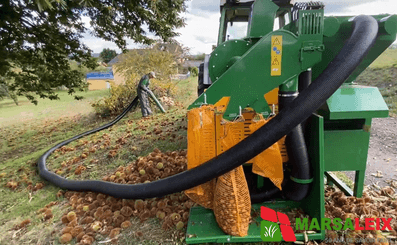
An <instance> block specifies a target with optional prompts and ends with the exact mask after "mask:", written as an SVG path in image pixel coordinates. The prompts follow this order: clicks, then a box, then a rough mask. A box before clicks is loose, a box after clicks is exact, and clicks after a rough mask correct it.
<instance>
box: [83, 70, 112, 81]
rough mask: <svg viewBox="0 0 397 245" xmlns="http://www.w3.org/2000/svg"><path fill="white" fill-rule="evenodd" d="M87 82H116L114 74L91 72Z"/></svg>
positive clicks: (88, 74)
mask: <svg viewBox="0 0 397 245" xmlns="http://www.w3.org/2000/svg"><path fill="white" fill-rule="evenodd" d="M86 78H87V80H114V76H113V72H91V73H87V76H86Z"/></svg>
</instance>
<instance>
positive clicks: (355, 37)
mask: <svg viewBox="0 0 397 245" xmlns="http://www.w3.org/2000/svg"><path fill="white" fill-rule="evenodd" d="M352 21H353V23H354V25H353V32H352V34H351V37H350V38H349V39H348V40H347V42H346V43H345V45H344V47H343V48H342V50H341V51H340V53H339V54H338V55H337V56H336V57H335V59H334V60H333V61H332V62H331V63H330V64H329V66H328V67H327V68H326V69H325V70H324V72H323V73H322V74H321V75H320V76H319V77H318V78H317V79H316V80H315V81H314V82H313V83H312V84H311V85H310V86H309V87H308V88H306V89H305V90H304V91H302V93H301V94H300V95H299V96H298V97H297V98H296V99H295V100H294V103H292V104H290V105H289V106H287V107H286V108H284V110H283V111H281V112H280V113H279V114H278V115H277V116H276V117H275V118H273V119H272V120H271V121H270V122H268V123H267V124H265V125H264V126H262V127H261V128H260V129H258V130H257V131H255V132H254V133H253V134H251V135H250V136H249V137H247V138H245V139H244V140H243V141H241V142H240V143H238V144H237V145H235V146H234V147H232V148H230V149H229V150H228V151H226V152H224V153H223V154H221V155H219V156H217V157H216V158H214V159H212V160H210V161H208V162H207V163H205V164H203V165H201V166H199V167H197V168H194V169H191V170H189V171H186V172H183V173H180V174H177V175H174V176H171V177H168V178H166V179H162V180H158V181H155V182H151V183H146V184H137V185H123V184H116V183H111V182H104V181H97V180H89V181H77V180H67V179H65V178H63V177H61V176H58V175H56V174H55V173H52V172H49V171H48V170H47V168H46V165H45V160H46V158H47V157H48V156H49V155H50V154H51V153H52V152H53V151H54V150H55V149H57V148H59V147H61V146H63V145H66V144H68V143H70V142H71V141H73V140H76V139H78V138H81V137H83V136H85V135H88V134H90V133H89V132H91V133H94V132H97V131H99V130H97V129H95V130H91V131H89V132H87V133H84V134H82V135H79V136H76V137H73V138H72V139H69V140H67V141H65V142H66V143H65V142H62V143H60V144H58V145H56V146H54V147H53V148H51V149H50V150H48V151H47V152H46V153H44V155H42V156H41V157H40V159H39V162H38V168H39V173H40V176H41V177H42V178H44V179H46V180H48V181H49V182H51V183H53V184H54V185H56V186H59V187H60V188H63V189H69V190H73V191H94V192H101V193H104V194H107V195H111V196H114V197H118V198H126V199H138V198H152V197H159V196H164V195H167V194H171V193H175V192H179V191H183V190H186V189H189V188H192V187H194V186H197V185H200V184H203V183H205V182H207V181H209V180H211V179H213V178H216V177H218V176H220V175H222V174H225V173H227V172H229V171H230V170H232V169H234V168H236V167H238V166H240V165H242V164H244V163H245V162H247V161H249V160H250V159H252V158H253V157H255V156H256V155H258V154H259V153H261V152H262V151H264V150H265V149H267V148H268V147H270V146H271V145H273V144H274V143H276V142H277V141H278V140H279V139H280V138H281V137H283V136H284V135H286V134H288V133H289V132H290V131H291V130H292V129H293V128H295V127H296V126H297V125H298V124H300V123H301V122H303V121H304V120H305V119H307V118H308V117H310V116H311V114H312V113H313V112H315V111H316V110H317V109H318V108H319V107H320V106H321V105H322V104H324V103H325V102H326V100H327V99H328V98H329V97H330V96H331V95H332V94H333V93H334V92H335V91H336V90H337V89H338V88H339V87H340V86H341V85H342V84H343V82H344V81H345V80H346V79H347V78H348V77H349V76H350V74H351V73H352V72H353V71H354V70H355V69H356V67H357V66H358V65H359V64H360V63H361V61H362V60H363V59H364V57H365V56H366V54H367V53H368V51H369V50H370V49H371V47H372V46H373V44H374V43H375V40H376V36H377V33H378V23H377V21H376V20H375V19H374V18H373V17H371V16H363V15H361V16H357V17H355V18H354V19H353V20H352ZM134 101H135V100H134ZM131 104H132V103H131ZM131 107H132V106H131ZM127 109H128V108H127ZM125 114H126V113H124V115H125ZM124 115H123V116H124ZM120 116H121V115H120ZM101 128H102V127H101ZM105 128H106V127H105ZM102 129H103V128H102Z"/></svg>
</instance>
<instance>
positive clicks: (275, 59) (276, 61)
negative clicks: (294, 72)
mask: <svg viewBox="0 0 397 245" xmlns="http://www.w3.org/2000/svg"><path fill="white" fill-rule="evenodd" d="M271 47H272V51H271V57H272V60H271V66H270V67H271V76H281V58H282V55H283V36H272V46H271Z"/></svg>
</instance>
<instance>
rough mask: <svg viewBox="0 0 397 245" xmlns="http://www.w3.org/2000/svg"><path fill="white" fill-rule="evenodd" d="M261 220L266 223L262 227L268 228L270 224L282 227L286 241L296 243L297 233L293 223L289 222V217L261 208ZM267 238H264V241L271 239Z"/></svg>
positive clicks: (282, 233)
mask: <svg viewBox="0 0 397 245" xmlns="http://www.w3.org/2000/svg"><path fill="white" fill-rule="evenodd" d="M261 218H262V219H263V220H264V221H265V222H264V223H263V225H262V226H268V225H269V222H272V224H273V225H275V226H278V225H280V226H279V227H280V230H281V235H282V237H283V240H284V241H286V242H295V241H296V237H295V233H294V231H293V230H292V227H291V222H290V221H289V219H288V216H287V215H285V214H283V213H280V212H276V211H275V210H273V209H270V208H267V207H261ZM265 237H266V238H262V240H263V239H265V240H268V239H269V238H268V237H267V236H266V235H265ZM270 239H271V238H270Z"/></svg>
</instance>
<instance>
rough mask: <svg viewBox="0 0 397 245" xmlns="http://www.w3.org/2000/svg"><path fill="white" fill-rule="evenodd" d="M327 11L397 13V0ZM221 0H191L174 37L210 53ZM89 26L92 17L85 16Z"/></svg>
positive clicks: (90, 40)
mask: <svg viewBox="0 0 397 245" xmlns="http://www.w3.org/2000/svg"><path fill="white" fill-rule="evenodd" d="M308 1H309V0H295V2H308ZM322 2H323V3H324V4H325V15H335V16H337V15H359V14H369V15H377V14H385V13H388V14H397V1H396V0H323V1H322ZM219 3H220V1H219V0H190V1H188V2H187V6H188V10H187V12H186V13H184V14H183V16H184V17H185V18H186V26H185V27H184V28H181V29H177V32H179V33H180V35H179V36H178V37H176V38H175V39H176V40H177V41H178V42H180V43H181V44H182V45H183V46H185V47H187V48H189V49H190V53H191V54H200V53H210V52H211V50H212V45H216V42H217V37H218V28H219V18H220V11H219ZM83 20H84V21H85V22H86V25H87V26H89V24H88V23H89V20H88V19H83ZM244 28H245V27H244V26H241V25H240V26H239V25H234V26H233V29H232V30H231V32H230V33H229V34H230V35H231V37H236V38H239V36H240V34H241V33H244V32H245V31H244V30H245V29H244ZM83 42H84V43H85V44H86V45H87V46H88V47H89V48H91V49H92V50H93V51H94V53H99V52H101V51H102V49H104V48H110V49H114V50H116V51H117V52H118V53H119V52H121V50H120V49H118V48H117V46H116V44H114V43H112V42H106V41H104V40H102V39H99V38H95V37H93V36H91V35H90V34H88V33H86V34H85V35H84V38H83ZM138 47H140V45H139V44H135V43H133V41H132V40H128V46H127V48H129V49H133V48H138Z"/></svg>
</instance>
